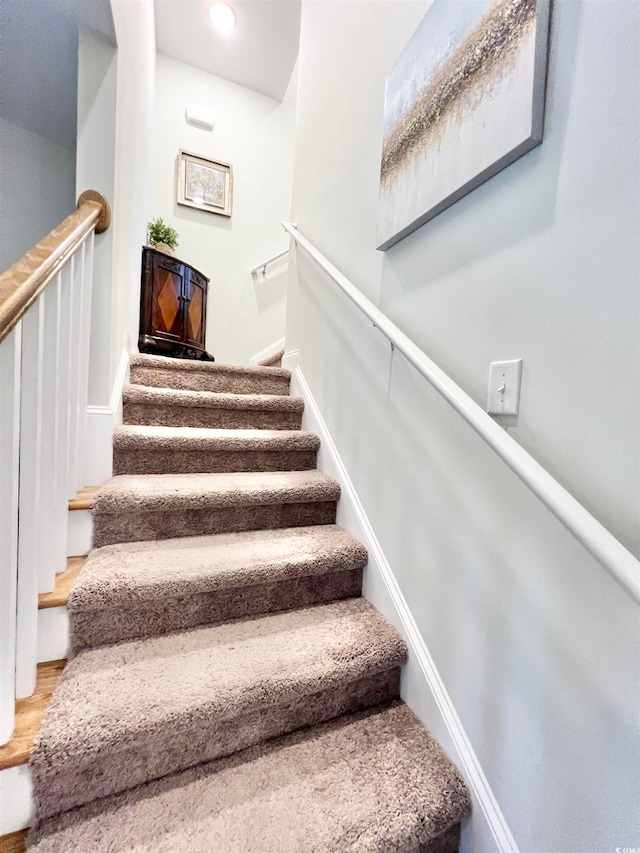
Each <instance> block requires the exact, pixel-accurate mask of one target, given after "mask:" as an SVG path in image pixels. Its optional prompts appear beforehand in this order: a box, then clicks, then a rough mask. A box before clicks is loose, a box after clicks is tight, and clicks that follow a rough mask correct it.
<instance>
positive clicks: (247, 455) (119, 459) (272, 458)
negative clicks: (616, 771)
mask: <svg viewBox="0 0 640 853" xmlns="http://www.w3.org/2000/svg"><path fill="white" fill-rule="evenodd" d="M317 453H318V451H317V450H276V451H269V450H245V451H243V452H238V451H230V452H226V451H221V450H213V451H207V450H201V451H198V450H191V451H188V450H187V451H183V450H171V449H170V448H168V449H165V448H162V449H158V450H151V449H148V450H143V451H138V450H124V449H121V448H118V447H114V449H113V472H114V474H222V473H229V472H238V471H310V470H312V469H313V468H315V467H316V456H317Z"/></svg>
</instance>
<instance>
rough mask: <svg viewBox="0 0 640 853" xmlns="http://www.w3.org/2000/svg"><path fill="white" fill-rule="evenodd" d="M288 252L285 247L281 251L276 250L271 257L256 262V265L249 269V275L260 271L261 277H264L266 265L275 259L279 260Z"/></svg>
mask: <svg viewBox="0 0 640 853" xmlns="http://www.w3.org/2000/svg"><path fill="white" fill-rule="evenodd" d="M288 254H289V250H288V249H285V250H284V251H283V252H278V254H277V255H273V256H272V257H271V258H268V259H267V260H266V261H263V262H262V263H261V264H258V266H257V267H253V269H252V270H251V275H257V274H258V273H259V272H262V278H264V277H265V276H266V274H267V267H268V266H269V264H272V263H274V262H275V261H279V260H280V258H284V257H285V256H286V255H288Z"/></svg>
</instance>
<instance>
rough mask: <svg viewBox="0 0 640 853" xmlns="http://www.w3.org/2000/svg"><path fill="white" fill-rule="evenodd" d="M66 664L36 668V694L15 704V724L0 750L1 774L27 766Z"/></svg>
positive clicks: (50, 663)
mask: <svg viewBox="0 0 640 853" xmlns="http://www.w3.org/2000/svg"><path fill="white" fill-rule="evenodd" d="M65 664H66V660H54V661H50V662H49V663H39V664H38V675H37V681H36V689H35V693H34V694H33V695H32V696H29V697H28V698H27V699H20V700H19V701H18V702H16V724H15V728H14V730H13V737H12V738H11V740H10V741H9V743H7V744H5V745H4V746H0V770H6V768H7V767H17V766H18V765H19V764H26V763H27V761H28V760H29V753H30V752H31V748H32V746H33V742H34V740H35V736H36V734H37V732H38V729H39V728H40V724H41V722H42V717H43V715H44V712H45V710H46V708H47V705H48V704H49V700H50V699H51V694H52V693H53V689H54V687H55V686H56V684H57V682H58V679H59V678H60V674H61V673H62V670H63V669H64V667H65Z"/></svg>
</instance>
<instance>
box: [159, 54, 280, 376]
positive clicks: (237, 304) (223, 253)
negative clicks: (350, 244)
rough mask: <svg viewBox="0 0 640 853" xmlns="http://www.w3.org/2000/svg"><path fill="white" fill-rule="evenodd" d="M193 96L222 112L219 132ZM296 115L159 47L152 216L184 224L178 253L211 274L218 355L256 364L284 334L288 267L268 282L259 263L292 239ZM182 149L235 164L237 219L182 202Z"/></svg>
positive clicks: (212, 329)
mask: <svg viewBox="0 0 640 853" xmlns="http://www.w3.org/2000/svg"><path fill="white" fill-rule="evenodd" d="M191 102H195V103H197V104H201V105H203V106H205V107H208V108H210V109H211V110H212V111H213V114H214V120H215V127H214V129H213V131H206V130H202V129H199V128H197V127H193V126H191V125H188V124H187V123H186V120H185V107H186V105H187V103H191ZM294 122H295V111H294V109H293V107H292V106H291V105H289V104H288V103H280V102H279V101H276V100H274V99H273V98H269V97H267V96H266V95H261V94H259V93H258V92H254V91H253V90H251V89H246V88H245V87H244V86H239V85H237V84H236V83H231V82H229V81H228V80H223V79H221V78H220V77H216V76H215V75H213V74H209V73H207V72H205V71H200V70H199V69H196V68H192V67H191V66H189V65H185V64H184V63H182V62H179V61H178V60H176V59H170V58H169V57H167V56H162V55H160V54H159V55H158V58H157V72H156V99H155V130H154V134H153V148H152V163H153V196H152V200H153V205H152V208H153V209H152V214H151V216H152V217H153V218H155V217H157V216H161V217H162V218H163V219H164V220H165V222H168V223H169V224H170V225H172V226H173V227H174V228H176V230H177V231H178V232H179V235H180V245H179V246H178V248H177V250H176V255H177V256H178V257H179V258H182V259H183V260H185V261H187V262H188V263H189V264H192V265H193V266H195V267H196V268H197V269H199V270H200V271H201V272H202V273H203V274H204V275H206V276H207V277H208V278H210V279H211V284H210V286H209V299H208V303H207V349H208V351H209V352H211V353H212V354H213V355H214V356H215V358H216V360H217V361H221V362H230V363H234V364H247V363H248V362H249V358H250V357H251V356H252V355H253V354H254V353H256V352H258V351H259V350H261V349H263V348H264V347H266V346H268V345H269V344H270V343H272V342H273V341H274V340H277V339H278V338H281V337H282V336H283V334H284V326H285V311H286V282H287V274H286V268H283V267H280V266H279V267H278V268H275V267H274V268H273V269H272V270H271V271H270V274H269V278H268V281H266V282H261V281H259V280H258V278H257V277H256V276H252V275H251V273H250V270H251V269H252V268H253V267H254V266H256V265H257V264H259V263H261V262H262V261H266V260H267V259H268V258H270V257H272V256H273V255H275V254H277V253H278V252H280V251H282V250H284V249H286V248H287V238H286V235H285V233H284V232H283V230H282V228H281V227H280V221H281V220H282V219H287V218H288V217H289V216H290V213H291V180H292V171H293V141H294ZM180 148H182V149H185V150H187V151H192V152H194V153H196V154H200V155H202V156H204V157H208V158H210V159H214V160H222V161H224V162H226V163H231V164H232V166H233V182H234V187H233V209H232V215H231V217H230V218H227V217H224V216H218V215H215V214H211V213H207V212H205V211H201V210H194V209H193V208H189V207H181V206H180V205H178V204H177V202H176V164H177V156H178V149H180Z"/></svg>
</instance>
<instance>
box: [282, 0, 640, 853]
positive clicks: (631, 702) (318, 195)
mask: <svg viewBox="0 0 640 853" xmlns="http://www.w3.org/2000/svg"><path fill="white" fill-rule="evenodd" d="M428 5H429V4H428V3H427V2H424V3H422V2H408V3H403V2H393V3H392V2H388V3H385V2H360V3H349V2H345V3H342V2H336V3H320V2H303V11H302V29H301V54H300V65H299V82H298V86H299V92H298V105H297V136H296V153H295V166H294V194H293V218H294V220H297V223H298V227H299V228H300V230H301V231H302V233H303V234H305V235H306V236H308V237H309V238H310V239H311V240H312V242H314V243H315V244H316V245H317V246H318V248H319V249H320V250H321V251H323V252H324V253H325V254H326V255H327V256H328V257H329V259H330V260H331V261H332V262H333V263H334V264H336V265H337V266H338V267H339V268H340V269H341V270H342V271H343V272H345V273H346V274H347V275H348V276H349V277H350V278H352V280H353V281H354V282H355V283H356V285H357V286H358V287H360V288H361V289H362V290H363V292H364V293H365V294H366V295H367V296H369V298H371V299H372V300H373V301H374V302H376V303H378V304H380V305H381V307H382V308H383V309H384V311H385V312H386V313H388V314H389V315H390V316H391V318H392V319H393V320H394V321H395V322H396V323H397V324H398V325H399V326H400V327H401V328H402V329H403V330H404V331H405V332H407V333H408V334H409V335H410V336H411V337H412V338H413V339H414V340H415V341H416V342H417V343H418V344H419V345H420V346H421V347H422V348H423V349H424V350H425V351H426V352H427V353H428V354H429V355H430V356H432V357H433V358H434V360H435V361H436V362H437V363H439V364H440V365H441V366H442V367H443V368H444V369H445V370H447V372H449V373H450V374H451V375H452V376H453V378H454V379H456V380H457V381H458V382H459V384H461V385H462V387H463V388H464V389H465V390H467V391H468V392H469V393H470V394H471V395H472V396H473V397H474V398H475V399H476V400H477V401H478V402H479V403H481V404H484V402H485V398H486V382H487V378H488V368H489V362H490V361H491V360H495V359H500V358H515V357H522V358H523V359H524V378H523V393H522V402H521V411H520V416H519V418H518V419H517V421H513V422H508V423H505V427H506V428H508V429H509V431H510V432H511V433H512V435H514V437H515V438H516V439H517V440H519V441H520V442H521V443H522V444H523V445H524V446H525V447H526V448H527V449H529V450H530V452H531V453H532V454H533V455H534V456H535V457H536V458H537V459H538V460H539V461H540V462H542V463H543V464H544V465H545V466H547V467H548V468H549V470H550V471H551V472H552V473H553V474H554V476H556V477H557V478H558V479H559V480H560V482H562V483H563V484H564V485H565V486H566V487H567V488H568V489H569V490H570V491H571V492H573V494H574V495H575V496H576V497H577V498H578V499H580V500H581V501H583V502H584V503H585V505H586V506H587V508H588V509H590V510H591V511H592V512H593V513H594V514H595V515H596V517H598V518H599V519H600V520H601V521H602V522H603V523H604V524H605V525H606V526H607V527H609V529H610V530H611V531H612V532H613V533H614V534H615V535H617V536H618V537H619V538H620V539H621V540H622V541H623V542H624V543H625V544H626V545H627V547H630V548H632V549H634V550H635V551H636V553H637V551H638V548H639V545H640V543H639V532H640V531H639V530H638V523H637V520H638V513H639V495H640V490H639V479H640V478H639V473H640V472H639V456H638V453H639V447H638V440H637V438H638V414H639V411H640V403H639V399H638V396H639V389H640V384H639V381H638V380H639V375H638V373H639V365H640V358H639V355H640V333H639V326H638V249H637V234H638V232H639V230H640V229H639V225H640V222H639V211H640V206H639V204H638V200H639V190H638V175H639V170H638V148H637V138H638V121H639V117H638V108H639V99H638V75H637V69H638V58H639V57H638V41H637V32H638V23H639V21H638V13H639V7H638V5H637V4H636V3H632V2H630V1H629V2H627V0H621V2H609V3H600V2H598V0H586V2H577V0H576V1H574V0H571V2H567V0H558V2H556V3H555V4H554V11H553V22H552V30H551V42H550V63H549V89H548V97H547V119H546V130H545V140H544V142H543V144H542V146H541V147H539V148H538V149H536V150H535V151H533V152H531V153H530V154H528V155H527V156H526V157H524V158H522V159H521V160H520V161H518V162H517V163H516V164H514V165H512V166H510V167H509V168H508V169H507V170H505V171H504V172H502V173H501V174H500V175H499V176H497V177H496V178H494V179H493V180H492V181H490V182H489V183H487V184H485V185H484V186H483V187H481V188H480V189H478V190H476V191H475V192H474V193H472V194H471V195H469V196H468V197H466V198H465V199H464V200H462V201H461V202H459V203H458V204H456V205H455V206H454V207H452V208H451V209H449V210H448V211H446V212H445V213H443V214H441V215H440V216H439V217H437V218H436V219H435V220H433V221H432V222H431V223H429V224H428V225H426V226H425V227H423V228H422V229H420V230H419V231H417V232H416V233H415V234H413V235H411V237H409V238H407V239H405V240H404V241H402V242H401V243H400V244H398V245H397V246H396V247H394V248H393V249H392V250H391V251H389V252H387V253H386V254H385V255H382V254H381V253H378V252H376V251H375V248H374V247H375V245H376V204H377V190H378V172H379V158H380V150H381V140H382V110H383V102H384V80H385V76H386V73H387V72H388V70H389V68H390V67H391V65H392V64H393V62H394V61H395V59H396V57H397V56H398V54H399V53H400V51H401V50H402V48H403V47H404V45H405V43H406V41H407V40H408V38H409V37H410V36H411V34H412V32H413V30H414V29H415V26H416V25H417V24H418V22H419V21H420V20H421V18H422V16H423V14H424V13H425V12H426V10H427V8H428ZM295 348H299V349H300V364H301V367H302V370H303V372H304V374H305V377H306V379H307V381H308V382H309V384H310V386H311V389H312V392H313V394H314V396H315V398H316V400H317V402H318V403H319V405H320V408H321V411H322V414H323V416H324V418H325V420H326V421H327V424H328V426H329V428H330V430H331V432H332V434H333V437H334V439H335V441H336V444H337V446H338V450H339V452H340V453H341V455H342V457H343V460H344V461H345V463H346V465H347V468H348V470H349V472H350V475H351V477H352V479H353V481H354V484H355V486H356V488H357V490H358V492H359V495H360V498H361V500H362V502H363V504H364V506H365V509H366V511H367V513H368V515H369V517H370V519H371V520H372V522H373V526H374V529H375V530H376V533H377V535H378V537H379V539H380V541H381V544H382V547H383V549H384V550H385V553H386V556H387V558H388V559H389V562H390V564H391V566H392V568H393V570H394V572H395V573H396V576H397V579H398V581H399V584H400V586H401V589H402V591H403V593H404V595H405V597H406V599H407V600H408V601H409V602H410V604H411V606H412V608H413V613H414V616H415V618H416V621H417V623H418V625H419V627H420V630H421V632H422V633H423V636H424V637H425V640H426V642H427V645H428V647H429V649H430V651H431V653H432V655H433V657H434V660H435V663H436V666H437V667H438V670H439V672H440V674H441V676H442V678H443V680H444V684H445V686H446V688H447V690H448V691H449V693H450V695H451V697H452V699H453V701H454V704H455V706H456V709H457V711H458V713H459V715H460V718H461V720H462V723H463V725H464V726H465V729H466V731H467V734H468V735H469V737H470V739H471V743H472V745H473V747H474V749H475V751H476V753H477V755H478V757H479V759H480V762H481V764H482V766H483V768H484V771H485V773H486V774H487V777H488V779H489V782H490V784H491V786H492V788H493V790H494V793H495V794H496V797H497V799H498V802H499V804H500V806H501V808H502V810H503V812H504V814H505V816H506V819H507V822H508V824H509V826H510V828H511V831H512V832H513V834H514V836H515V839H516V841H517V842H518V844H519V846H520V848H521V849H522V850H523V851H527V853H556V851H558V853H560V851H562V853H573V851H576V853H578V851H581V853H585V851H587V853H591V851H592V853H596V852H597V853H600V851H602V850H609V849H611V850H615V848H616V847H617V846H620V847H624V846H633V845H635V844H636V843H637V837H638V835H637V832H638V822H637V802H638V797H639V794H640V790H639V789H640V785H639V782H638V774H637V766H638V757H639V753H638V741H637V737H636V735H635V722H636V714H637V707H638V698H639V697H638V681H637V662H638V654H639V652H640V647H639V631H638V624H639V623H638V612H637V609H636V608H635V606H634V605H633V604H632V603H631V601H630V599H629V598H628V596H627V595H626V594H625V593H623V592H622V590H621V589H619V587H618V586H617V585H616V584H615V582H613V581H612V580H611V579H610V578H609V576H608V575H607V574H606V573H605V572H604V570H603V569H601V568H600V566H599V565H598V564H596V563H595V562H594V561H593V560H592V559H591V558H590V557H589V556H588V555H587V554H585V552H584V551H583V549H582V548H581V547H580V546H579V545H577V543H575V541H574V540H573V539H572V538H571V537H570V535H569V534H567V533H566V532H565V531H564V529H563V528H561V526H560V525H559V524H558V523H557V522H556V521H555V520H554V519H553V518H552V517H550V516H549V514H548V513H547V512H546V511H545V510H544V509H543V508H542V507H541V506H540V505H539V503H538V502H537V501H536V500H535V498H533V496H531V495H530V494H529V493H528V491H527V490H526V489H525V487H524V486H522V485H521V484H520V483H519V481H517V480H516V478H515V477H514V476H513V475H511V474H510V473H509V472H508V471H507V470H505V468H504V466H503V465H502V464H501V463H500V462H499V461H498V460H497V459H495V457H493V455H492V454H491V452H490V451H489V450H488V449H487V448H485V446H484V445H483V444H482V442H481V441H480V440H479V439H477V438H476V437H475V435H473V434H471V432H470V430H469V429H468V428H466V427H465V426H464V425H463V424H461V423H460V422H459V421H458V420H457V419H456V417H455V416H454V415H453V414H452V413H451V412H450V411H449V410H448V409H447V407H446V405H445V404H444V403H443V402H442V401H440V400H439V398H437V397H436V395H435V394H434V393H432V392H430V391H429V390H428V389H427V388H426V387H425V384H424V382H423V381H422V380H420V379H419V378H418V377H416V376H415V374H414V372H413V371H412V370H411V369H410V368H408V367H407V366H406V365H405V364H403V362H402V359H401V358H400V357H397V356H396V357H392V356H391V353H390V351H389V347H388V344H387V343H386V342H385V341H384V340H383V339H381V337H380V336H379V334H378V333H377V332H376V331H375V330H373V329H372V328H371V326H370V325H369V324H368V323H367V322H365V321H364V320H363V319H361V318H360V317H359V316H358V315H357V313H356V311H355V309H354V308H353V307H351V306H350V305H349V304H348V303H347V301H346V300H345V299H343V298H341V297H340V296H339V295H337V294H335V293H334V292H333V291H332V290H331V285H330V284H329V283H328V282H327V281H326V279H324V277H323V276H322V275H320V274H319V273H318V271H317V269H316V268H315V267H314V266H313V264H312V263H311V262H309V261H308V260H306V259H305V258H304V256H303V255H302V253H301V252H300V251H298V253H297V274H295V275H292V276H291V279H290V292H289V306H288V320H287V349H295ZM428 722H429V723H430V725H432V728H433V729H434V730H436V731H438V730H440V729H442V721H441V720H438V719H435V718H434V719H432V720H431V721H428ZM478 812H479V810H477V811H476V815H475V817H474V820H481V819H482V816H481V815H480V814H479V813H478ZM472 835H473V831H471V836H472ZM465 845H466V846H465V849H471V846H470V841H469V837H467V838H466V841H465Z"/></svg>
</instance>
